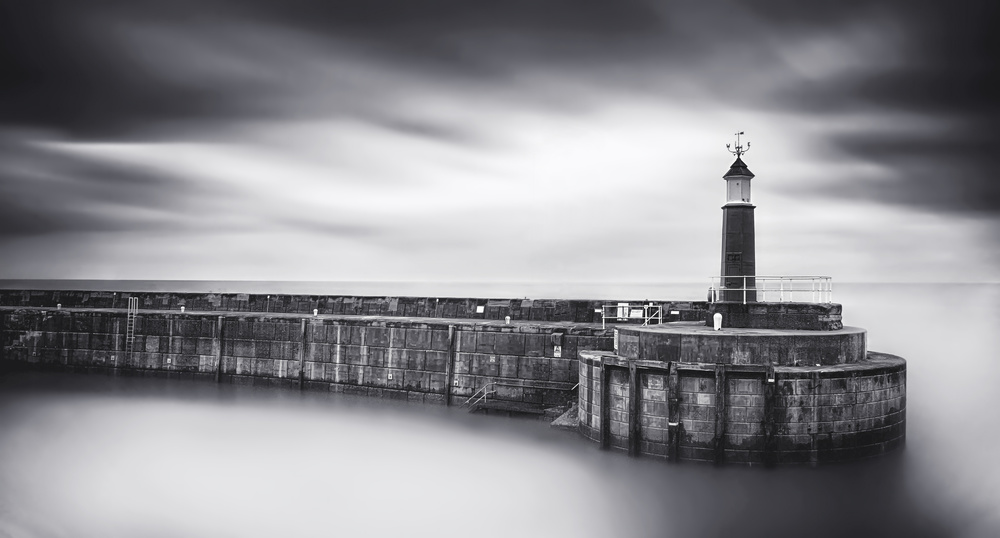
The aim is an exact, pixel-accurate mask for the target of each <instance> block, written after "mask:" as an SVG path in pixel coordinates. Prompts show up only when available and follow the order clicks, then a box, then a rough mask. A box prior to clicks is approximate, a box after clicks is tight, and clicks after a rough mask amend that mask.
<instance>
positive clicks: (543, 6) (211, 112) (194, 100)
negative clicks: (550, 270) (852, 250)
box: [0, 0, 1000, 229]
mask: <svg viewBox="0 0 1000 538" xmlns="http://www.w3.org/2000/svg"><path fill="white" fill-rule="evenodd" d="M996 6H997V3H996V2H995V1H992V0H981V1H972V0H970V1H959V2H949V3H947V4H944V3H938V2H934V3H932V2H912V1H910V2H887V1H875V0H871V1H860V0H849V1H838V2H799V1H793V0H766V1H751V2H717V3H706V2H697V3H696V2H663V1H655V0H604V1H598V0H479V1H469V0H429V1H428V0H350V1H348V0H331V1H327V2H316V1H313V0H282V1H277V0H275V1H264V0H238V1H237V0H198V1H195V0H169V1H168V0H163V1H138V0H128V1H126V0H94V1H89V2H81V1H79V0H31V1H20V2H18V1H13V2H6V3H5V4H4V5H3V6H2V7H0V65H2V66H3V71H2V73H3V74H2V77H3V78H2V80H0V123H2V124H5V125H7V126H18V127H40V128H45V129H51V130H54V131H56V132H58V133H60V134H61V135H63V136H69V137H75V138H83V139H120V140H134V139H140V138H145V137H150V136H154V135H155V133H157V132H160V131H163V130H166V131H168V132H176V133H177V134H176V136H179V137H185V136H195V135H197V134H198V133H199V132H202V131H205V130H209V129H213V128H217V127H219V125H220V124H225V123H227V122H232V121H237V120H242V119H255V118H259V117H261V116H267V115H274V114H282V113H283V112H287V111H286V110H284V109H283V107H286V106H287V105H288V103H289V101H295V97H292V98H289V97H288V95H286V94H288V93H293V94H296V95H297V92H301V93H303V94H321V95H325V96H328V97H329V99H328V100H329V101H330V102H331V103H332V104H330V106H332V107H333V108H334V109H335V111H337V112H339V113H345V114H350V113H353V114H358V115H362V116H365V117H366V119H368V120H369V121H374V122H375V123H378V124H380V125H383V126H385V127H387V128H390V129H393V130H395V131H397V132H402V133H406V134H409V135H413V136H421V137H427V138H430V139H436V140H444V141H449V142H453V143H463V144H468V143H478V142H481V141H482V140H484V135H482V134H481V133H479V132H477V131H476V130H473V128H470V127H462V126H455V125H451V124H444V123H438V122H434V121H432V120H430V119H421V120H419V121H418V120H413V119H409V118H393V117H391V111H390V112H388V113H387V112H385V111H384V105H385V101H387V100H388V98H387V96H386V94H385V92H387V91H397V92H402V93H405V91H406V88H405V85H406V80H407V78H406V77H410V80H416V79H424V80H432V81H436V82H440V83H442V84H449V83H453V84H454V85H455V87H463V88H464V91H471V92H482V91H495V90H496V89H498V88H499V89H505V88H506V89H508V91H509V92H511V93H518V92H521V93H523V94H524V95H523V97H524V98H525V99H532V98H539V99H542V102H545V103H548V104H550V105H551V106H553V107H558V106H565V104H566V103H572V102H573V101H574V99H578V98H580V97H579V96H580V95H584V94H587V93H588V92H596V93H598V94H600V92H601V89H602V88H605V89H606V88H616V89H622V88H624V89H628V90H630V91H634V90H638V91H641V92H645V93H647V94H652V95H658V94H660V93H662V92H663V84H664V83H670V82H677V83H680V84H690V85H692V86H693V87H695V88H699V89H700V90H702V93H703V94H704V95H708V96H712V97H714V98H715V99H718V100H726V101H729V102H730V103H743V104H745V106H747V107H752V108H758V109H765V110H773V111H775V112H788V111H799V112H803V113H807V114H817V115H820V116H822V115H836V114H843V113H858V112H865V111H870V112H873V113H879V112H885V111H894V112H901V113H909V114H914V115H928V116H932V117H934V118H937V119H940V120H941V121H942V122H944V123H946V124H948V125H951V126H953V128H952V131H951V132H949V133H947V134H946V135H942V134H941V133H940V131H939V130H928V131H926V132H913V131H908V130H906V129H905V128H903V127H902V126H892V125H888V126H885V127H886V128H884V129H880V131H879V132H880V133H881V134H880V135H878V136H876V135H868V136H864V137H857V136H852V137H844V138H837V137H831V138H830V143H831V144H833V145H834V146H835V147H836V148H837V149H839V150H840V151H842V152H844V154H846V155H847V156H848V157H850V158H853V159H861V160H866V161H870V162H873V163H875V164H879V165H882V166H884V167H887V168H892V169H896V170H899V176H898V177H899V178H900V181H912V182H914V183H918V184H920V185H923V186H924V187H925V188H924V189H923V190H921V191H920V193H916V194H915V193H913V192H912V191H910V190H905V192H904V191H899V192H897V191H896V190H895V189H884V188H882V187H881V186H868V185H865V184H860V183H857V182H852V181H851V180H850V179H849V178H845V180H844V183H843V187H842V188H838V189H835V191H836V193H837V194H839V193H853V194H851V195H871V196H874V197H877V198H878V199H881V200H884V201H888V202H894V203H907V204H909V203H918V204H923V205H927V206H929V207H935V208H940V209H946V210H957V211H962V210H973V211H984V212H988V213H998V212H1000V201H998V199H997V195H996V189H995V188H994V187H993V183H992V181H993V180H992V177H991V174H990V172H991V171H992V162H991V158H992V157H991V155H990V154H989V152H988V151H982V146H983V143H982V142H980V141H981V140H983V139H986V138H989V137H990V136H991V135H992V130H993V129H994V127H993V125H994V123H995V120H996V119H997V99H996V95H1000V88H998V87H997V86H998V84H997V72H998V70H997V69H996V67H995V63H996V62H995V52H996V51H997V50H998V47H997V46H996V45H997V34H996V32H993V31H992V28H991V24H993V23H994V21H996V20H998V17H997V15H998V14H997V7H996ZM857 24H870V25H874V26H875V27H876V28H881V29H883V30H884V33H885V36H886V39H887V40H889V39H890V38H897V37H898V39H899V42H900V43H901V47H902V48H901V51H900V54H901V57H900V58H899V59H898V61H896V62H894V63H891V64H887V65H886V66H885V67H883V68H879V69H877V70H876V71H859V72H847V73H843V74H839V75H837V76H836V78H835V79H833V80H828V79H820V80H817V81H813V80H810V79H808V77H800V78H796V73H795V72H794V69H790V68H789V67H788V66H787V65H786V64H785V61H784V60H783V59H782V53H783V52H784V49H787V48H788V47H792V46H795V44H796V43H797V41H796V40H797V39H800V38H802V37H803V36H810V35H829V36H832V37H833V38H834V39H841V40H849V39H851V34H850V33H849V30H850V29H851V28H853V27H854V26H855V25H857ZM123 29H126V30H128V29H130V33H129V32H123ZM144 29H159V30H162V31H163V32H165V33H166V34H167V35H170V36H172V38H173V41H170V40H168V41H165V42H163V41H156V40H155V39H153V37H152V36H151V35H144V33H143V32H144ZM233 36H243V37H246V38H247V39H254V40H256V41H255V43H259V47H260V48H256V49H250V48H247V47H246V46H245V45H244V44H242V43H241V42H240V41H238V40H237V41H231V40H230V39H231V38H232V37H233ZM289 36H291V38H295V39H302V40H303V41H304V42H307V43H308V44H309V47H311V48H310V49H309V50H308V53H309V54H311V55H312V56H311V58H309V59H313V60H323V59H326V60H328V61H332V62H336V61H338V60H340V59H341V58H343V55H353V56H352V57H354V58H356V59H358V60H359V61H363V62H368V63H369V64H370V65H371V66H372V68H373V69H381V70H384V71H388V72H392V73H395V74H397V76H398V77H399V79H398V83H399V85H400V86H402V87H397V88H385V87H379V88H374V87H367V86H365V83H360V86H352V83H353V82H352V80H351V79H350V77H349V76H346V75H345V76H344V77H342V78H340V79H334V80H333V81H332V82H330V81H327V83H326V84H324V85H317V86H316V87H308V86H309V85H310V84H318V83H317V82H316V81H314V80H310V79H308V78H305V77H307V76H308V73H301V72H298V71H294V70H290V68H289V67H288V66H287V65H285V64H286V63H287V60H289V58H288V57H287V56H286V55H287V54H292V53H294V52H296V51H292V52H289V51H288V48H287V47H288V45H289V39H291V38H290V37H289ZM180 44H185V45H186V46H184V47H181V46H179V45H180ZM262 52H263V54H262ZM269 52H273V54H267V53H269ZM878 53H879V51H873V54H878ZM219 54H221V58H222V59H223V60H222V61H226V59H227V58H229V59H232V58H233V55H236V57H238V58H239V59H240V60H241V61H246V62H248V63H249V64H250V65H251V66H252V67H253V68H254V69H256V71H258V72H259V73H260V76H256V75H255V76H249V75H245V74H234V73H230V72H225V70H216V71H219V72H215V71H213V64H210V63H204V62H207V61H208V60H206V58H210V57H212V56H213V55H219ZM865 60H866V59H865V58H862V59H860V61H862V62H863V61H865ZM820 61H821V60H820ZM198 66H202V67H201V68H197V67H198ZM206 71H207V72H206ZM525 71H537V72H543V73H546V74H547V75H548V76H551V77H555V78H560V77H561V78H563V79H565V80H568V81H570V82H571V84H568V86H569V87H574V86H575V87H577V88H579V95H577V94H574V93H573V92H564V93H559V94H556V95H553V94H551V93H549V94H546V93H545V92H546V91H550V90H543V89H538V88H531V87H529V86H526V85H524V83H523V80H522V77H520V74H521V73H523V72H525ZM299 77H303V78H299ZM782 77H783V78H782ZM773 78H777V80H771V79H773ZM762 79H763V80H762ZM384 82H385V81H382V83H383V86H384V85H385V84H384ZM463 84H464V85H468V86H461V85H463ZM759 84H763V86H761V87H763V88H764V89H763V90H761V89H755V88H756V86H755V85H759ZM769 84H771V85H769ZM775 84H776V86H775ZM532 93H537V95H528V94H532ZM303 106H305V107H307V108H308V107H309V106H310V105H309V104H308V103H307V104H305V105H303ZM323 112H324V113H326V112H329V111H323ZM475 128H476V129H483V128H485V127H483V126H475ZM918 148H919V152H917V149H918ZM84 173H86V172H85V171H84ZM129 177H134V174H129ZM125 190H126V191H127V190H128V189H125ZM8 204H9V202H8ZM36 209H37V208H34V207H32V206H30V205H29V206H25V207H23V208H21V209H19V211H21V212H22V217H26V214H24V212H34V213H35V214H37V213H38V211H36ZM10 214H14V211H13V209H12V210H11V213H10ZM8 220H9V218H8ZM16 226H20V225H16V224H13V223H10V229H16ZM39 229H41V228H39Z"/></svg>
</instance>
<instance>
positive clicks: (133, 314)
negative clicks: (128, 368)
mask: <svg viewBox="0 0 1000 538" xmlns="http://www.w3.org/2000/svg"><path fill="white" fill-rule="evenodd" d="M138 315H139V298H138V297H129V298H128V318H127V319H126V323H125V356H126V357H127V358H129V359H131V358H132V351H133V348H134V347H135V321H136V318H137V317H138Z"/></svg>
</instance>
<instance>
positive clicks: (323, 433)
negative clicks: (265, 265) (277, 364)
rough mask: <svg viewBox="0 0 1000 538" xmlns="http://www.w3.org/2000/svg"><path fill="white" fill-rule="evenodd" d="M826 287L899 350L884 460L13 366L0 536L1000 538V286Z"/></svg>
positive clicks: (2, 448)
mask: <svg viewBox="0 0 1000 538" xmlns="http://www.w3.org/2000/svg"><path fill="white" fill-rule="evenodd" d="M78 282H79V281H78ZM124 284H129V283H124ZM147 284H148V283H147ZM187 284H190V285H191V286H192V287H183V286H174V285H173V284H172V283H160V285H162V286H164V287H163V288H160V289H169V290H175V289H181V290H182V291H209V290H211V291H220V292H221V291H242V292H246V291H250V292H253V291H259V292H262V293H310V294H313V293H315V294H320V293H352V294H362V295H449V296H493V297H520V296H528V297H533V298H560V297H567V298H568V297H581V298H598V299H599V298H636V299H642V298H650V299H701V298H702V297H703V296H704V290H705V288H707V282H706V283H704V284H699V283H690V284H665V285H659V284H658V285H649V284H627V285H587V284H565V285H551V284H531V285H527V284H489V285H486V284H474V283H458V284H419V283H409V284H400V283H397V284H391V285H383V284H380V283H340V284H324V283H233V282H229V283H187ZM187 284H185V285H187ZM312 285H318V286H320V287H310V286H312ZM109 286H110V287H106V289H121V288H120V287H116V286H115V285H113V284H109ZM198 286H208V288H205V287H198ZM230 286H232V287H230ZM299 286H302V287H299ZM588 286H590V287H588ZM3 287H19V286H17V285H9V283H8V284H5V285H4V286H3ZM31 287H36V288H37V287H38V286H31ZM55 287H74V286H65V282H64V283H62V285H60V286H55ZM75 287H76V288H80V286H75ZM133 288H134V289H150V288H148V287H134V286H133ZM91 289H94V288H93V287H91ZM835 300H836V301H837V302H840V303H843V304H844V317H845V322H846V323H847V324H849V325H854V326H861V327H865V328H867V329H868V331H869V343H870V346H869V347H870V348H871V349H874V350H878V351H884V352H888V353H894V354H897V355H901V356H903V357H905V358H906V359H907V360H908V398H907V404H908V405H907V426H908V427H907V445H906V447H905V449H904V450H903V451H901V452H899V453H896V454H894V455H892V456H888V457H884V458H881V459H878V460H875V461H871V462H865V463H857V464H848V465H837V466H832V467H821V468H815V469H811V468H801V469H760V468H750V469H745V468H730V467H721V468H720V467H713V466H707V465H694V464H681V465H669V464H664V463H660V462H656V461H650V460H643V459H639V460H636V459H629V458H626V457H624V456H621V455H618V454H609V453H604V452H600V451H598V450H597V449H596V448H595V447H594V446H593V445H591V444H589V443H587V442H585V441H583V440H581V439H578V438H576V437H575V436H574V435H573V434H571V433H566V432H560V431H554V430H551V429H549V428H547V427H546V426H545V425H544V424H541V423H536V422H531V421H520V420H510V419H498V418H495V417H483V416H470V415H468V414H465V413H462V412H460V411H459V410H455V409H445V408H439V407H423V406H406V405H389V404H387V403H386V402H379V401H371V400H365V399H358V398H351V397H345V396H332V395H327V394H317V393H305V394H299V393H297V392H293V391H280V390H264V389H253V388H248V387H232V386H228V385H223V386H217V385H215V384H212V383H202V382H181V381H167V380H151V379H132V378H119V379H115V378H110V377H104V376H98V375H91V376H86V375H56V374H11V375H8V376H6V377H3V378H0V537H8V536H9V537H89V536H94V537H137V536H143V537H147V536H148V537H219V536H233V537H244V536H246V537H274V536H348V537H352V536H392V537H399V536H433V537H450V536H461V537H473V538H475V537H493V536H516V537H521V536H547V537H551V536H567V537H580V538H584V537H629V538H632V537H635V538H640V537H678V538H687V537H700V536H712V537H716V536H717V537H723V536H726V537H729V536H739V537H741V538H743V537H756V536H760V537H809V536H819V537H827V536H829V537H834V536H836V537H840V536H912V537H937V536H969V537H972V536H982V537H987V536H989V537H996V536H1000V464H998V463H997V456H996V454H997V447H998V446H1000V433H998V432H1000V415H998V413H997V412H996V407H997V399H998V397H1000V391H998V387H1000V365H998V359H1000V357H997V350H998V349H1000V330H998V329H1000V285H996V284H984V285H941V284H919V285H915V284H914V285H911V284H907V285H902V284H900V285H886V284H871V285H865V284H842V285H838V286H837V287H836V289H835Z"/></svg>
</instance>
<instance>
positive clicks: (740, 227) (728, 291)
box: [720, 131, 757, 302]
mask: <svg viewBox="0 0 1000 538" xmlns="http://www.w3.org/2000/svg"><path fill="white" fill-rule="evenodd" d="M743 134H744V133H743V131H740V132H738V133H736V147H735V148H730V146H729V144H726V149H727V150H729V152H730V153H732V154H733V155H736V160H735V161H733V164H732V166H730V167H729V171H728V172H726V174H725V175H724V176H722V178H723V179H725V180H726V205H724V206H722V272H721V273H720V276H721V284H722V288H723V291H722V296H721V297H720V298H721V300H723V301H740V302H744V301H755V300H756V293H755V292H753V291H749V290H750V289H752V288H753V287H754V278H753V277H754V276H755V275H756V270H757V267H756V255H755V249H754V231H753V228H754V226H753V209H754V205H753V204H751V203H750V180H751V179H753V177H754V176H753V172H751V171H750V169H749V168H747V165H746V163H744V162H743V158H742V157H743V154H744V153H746V152H747V151H749V150H750V143H749V142H747V145H746V148H744V147H743V145H742V144H741V143H740V136H742V135H743Z"/></svg>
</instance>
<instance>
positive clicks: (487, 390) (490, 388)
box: [459, 380, 580, 407]
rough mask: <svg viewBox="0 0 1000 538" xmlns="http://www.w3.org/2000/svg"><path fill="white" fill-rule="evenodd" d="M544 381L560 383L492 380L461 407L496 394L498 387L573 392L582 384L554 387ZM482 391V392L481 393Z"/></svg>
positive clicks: (469, 405) (471, 404)
mask: <svg viewBox="0 0 1000 538" xmlns="http://www.w3.org/2000/svg"><path fill="white" fill-rule="evenodd" d="M544 383H559V382H558V381H527V380H524V381H521V382H520V383H515V382H513V381H490V382H489V383H487V384H485V385H483V387H482V388H480V389H479V390H477V391H476V392H474V393H472V396H469V398H468V399H467V400H465V402H464V403H462V405H460V406H459V407H472V406H474V405H476V404H478V403H479V402H482V401H484V400H486V398H488V397H489V396H490V395H491V394H496V393H497V391H496V387H527V388H537V389H547V390H564V391H566V392H572V391H574V390H576V389H577V387H579V386H580V383H579V382H578V383H577V384H575V385H573V386H572V387H570V388H568V389H567V388H565V387H553V386H545V385H544ZM480 393H482V394H480Z"/></svg>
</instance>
